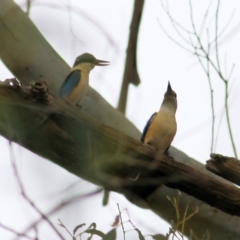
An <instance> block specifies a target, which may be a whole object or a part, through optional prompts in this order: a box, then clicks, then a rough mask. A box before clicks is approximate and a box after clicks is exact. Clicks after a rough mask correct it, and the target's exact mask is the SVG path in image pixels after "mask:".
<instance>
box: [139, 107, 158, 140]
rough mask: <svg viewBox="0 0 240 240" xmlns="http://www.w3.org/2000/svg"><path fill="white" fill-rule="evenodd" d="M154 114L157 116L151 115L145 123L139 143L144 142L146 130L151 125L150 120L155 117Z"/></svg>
mask: <svg viewBox="0 0 240 240" xmlns="http://www.w3.org/2000/svg"><path fill="white" fill-rule="evenodd" d="M156 114H157V113H156V112H155V113H153V115H152V116H151V117H150V118H149V120H148V121H147V123H146V125H145V127H144V129H143V133H142V136H141V139H140V141H141V142H144V139H145V136H146V134H147V131H148V128H149V126H150V125H151V123H152V120H153V119H154V117H155V116H156Z"/></svg>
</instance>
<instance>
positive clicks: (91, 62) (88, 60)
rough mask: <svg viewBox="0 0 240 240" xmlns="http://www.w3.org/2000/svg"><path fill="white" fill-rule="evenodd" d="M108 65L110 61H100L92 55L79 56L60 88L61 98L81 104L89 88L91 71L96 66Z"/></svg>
mask: <svg viewBox="0 0 240 240" xmlns="http://www.w3.org/2000/svg"><path fill="white" fill-rule="evenodd" d="M107 65H109V62H108V61H103V60H98V59H96V58H95V57H94V56H93V55H92V54H90V53H84V54H82V55H80V56H78V57H77V58H76V60H75V62H74V64H73V67H72V69H71V70H70V73H69V74H68V76H67V77H66V79H65V80H64V82H63V84H62V86H61V88H60V91H59V97H61V98H62V97H65V98H66V99H68V100H69V101H70V102H71V103H73V104H77V103H79V102H80V101H81V99H82V97H83V96H84V95H85V93H86V90H87V88H88V85H89V73H90V71H91V70H92V69H93V68H94V67H95V66H107Z"/></svg>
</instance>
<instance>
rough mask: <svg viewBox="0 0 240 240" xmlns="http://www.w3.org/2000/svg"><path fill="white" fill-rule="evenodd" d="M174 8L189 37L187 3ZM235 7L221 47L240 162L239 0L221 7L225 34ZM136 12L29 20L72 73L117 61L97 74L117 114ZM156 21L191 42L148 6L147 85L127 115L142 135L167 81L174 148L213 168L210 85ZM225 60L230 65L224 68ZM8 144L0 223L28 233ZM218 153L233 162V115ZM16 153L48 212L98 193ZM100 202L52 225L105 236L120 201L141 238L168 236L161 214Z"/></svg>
mask: <svg viewBox="0 0 240 240" xmlns="http://www.w3.org/2000/svg"><path fill="white" fill-rule="evenodd" d="M16 2H17V3H19V4H20V5H21V6H22V7H23V9H25V1H23V0H17V1H16ZM168 2H169V6H170V10H171V13H172V16H174V17H175V19H176V20H178V21H179V22H180V23H181V24H182V25H183V26H184V27H186V28H189V29H191V24H190V12H189V1H187V0H184V1H173V0H171V1H168ZM192 2H193V15H194V20H195V23H196V27H197V29H198V31H200V29H201V23H202V19H203V16H204V14H205V12H206V9H207V6H208V4H209V1H197V0H193V1H192ZM216 3H217V1H216V0H214V1H212V4H211V8H210V11H209V17H208V19H207V22H206V26H208V28H209V33H210V38H211V39H214V34H215V33H214V31H215V27H214V21H215V18H214V12H215V9H216ZM234 9H235V14H234V16H233V18H232V21H231V23H230V24H229V26H228V28H227V30H226V31H225V33H224V34H223V36H222V38H220V40H219V42H220V47H219V53H220V64H221V67H222V69H224V70H223V72H224V73H225V68H226V69H227V72H228V73H229V72H230V69H231V66H232V64H235V69H234V72H233V74H232V78H231V79H230V83H229V85H230V86H231V92H230V97H229V108H230V117H231V124H232V129H233V134H234V140H235V144H236V147H237V150H238V154H240V149H239V147H238V146H239V144H240V137H239V134H238V131H239V129H240V125H239V122H240V121H239V120H240V114H239V106H240V94H239V93H240V82H239V75H240V70H239V67H238V66H239V59H240V56H239V55H240V47H239V29H240V27H239V26H240V25H239V23H240V17H239V16H240V14H239V11H240V6H239V1H237V0H234V1H233V0H232V1H231V2H230V1H226V0H223V1H221V7H220V11H219V31H221V29H222V28H223V27H224V26H225V24H226V23H227V22H228V20H229V18H230V16H231V15H232V12H233V10H234ZM132 10H133V1H126V0H115V1H111V0H101V1H99V0H89V1H84V0H71V1H69V0H50V1H49V0H45V1H44V0H35V1H33V5H32V9H31V13H30V17H31V19H32V21H33V22H34V23H35V24H36V26H37V27H38V29H39V30H40V31H41V32H42V34H43V35H44V36H45V38H46V39H47V40H48V41H49V42H50V43H51V44H52V46H53V47H54V48H55V49H56V51H57V52H58V53H59V54H60V55H61V56H62V57H63V59H65V60H66V62H68V64H69V65H72V63H73V62H74V60H75V57H76V56H78V55H80V54H81V53H84V52H90V53H92V54H94V55H95V56H96V57H97V58H99V59H104V60H109V61H110V62H111V65H110V66H109V67H106V68H95V69H94V70H93V71H92V73H91V82H90V85H91V86H92V87H93V88H95V89H96V90H97V91H99V92H100V93H101V95H102V96H103V97H104V98H105V99H107V100H108V101H109V102H110V103H111V104H112V105H113V106H117V102H118V97H119V92H120V86H121V80H122V76H123V68H124V60H125V52H126V44H127V40H128V33H129V24H130V20H131V15H132ZM90 20H91V21H90ZM158 20H159V21H160V22H161V23H162V25H163V26H164V28H165V29H166V30H167V32H168V33H169V34H170V35H172V36H173V38H174V39H175V40H176V41H178V42H181V43H183V42H182V41H181V40H180V39H179V37H178V36H177V35H176V33H175V31H174V30H173V28H172V27H171V25H170V24H169V21H168V18H167V17H166V16H165V15H164V12H163V10H162V8H161V4H160V1H159V0H148V1H146V3H145V7H144V12H143V17H142V23H141V28H140V34H139V42H138V69H139V74H140V78H141V84H140V85H139V86H138V87H135V86H130V91H129V101H128V106H127V117H128V118H129V119H130V120H131V121H132V122H133V123H134V124H135V125H136V126H137V127H138V128H139V129H140V130H142V129H143V127H144V125H145V123H146V121H147V120H148V118H149V117H150V116H151V114H152V113H153V112H155V111H157V110H158V109H159V107H160V104H161V101H162V99H163V94H164V92H165V91H166V87H167V82H168V80H169V81H170V82H171V85H172V88H173V89H174V90H175V91H176V92H177V96H178V110H177V122H178V131H177V134H176V137H175V139H174V141H173V146H175V147H176V148H178V149H179V150H181V151H184V152H185V153H186V154H188V155H189V156H191V157H193V158H195V159H197V160H198V161H201V162H202V163H205V161H206V160H208V158H209V154H210V139H211V108H210V94H209V88H208V83H207V78H206V75H205V73H204V72H203V70H202V69H201V67H200V65H199V63H198V61H197V58H196V57H194V56H193V55H192V54H190V53H188V52H186V51H185V50H183V49H181V48H180V47H179V46H177V45H176V44H174V43H173V42H172V41H171V40H169V38H168V37H167V36H166V35H165V34H164V33H163V31H162V30H161V28H160V26H159V23H158ZM99 27H101V28H102V30H104V32H103V31H102V30H100V29H99ZM73 33H74V35H73ZM202 38H203V39H204V41H205V44H206V39H207V37H206V30H203V31H202ZM76 39H77V40H76ZM214 55H215V51H214V50H213V51H212V54H211V56H214ZM225 56H226V59H227V60H226V61H225V60H224V58H225ZM225 62H226V63H225ZM0 72H1V75H0V79H2V80H4V79H5V78H10V77H12V76H13V75H12V74H11V73H10V72H9V71H8V70H7V69H6V68H5V67H4V65H3V64H2V63H1V62H0ZM212 81H213V87H214V97H215V101H214V104H215V110H216V126H217V127H218V125H219V122H220V119H221V115H222V111H223V106H224V100H223V99H224V85H223V83H222V82H221V80H220V79H219V78H218V77H217V75H216V74H215V73H214V71H213V70H212ZM217 127H216V130H215V131H216V132H217ZM0 146H1V149H4V151H2V154H3V155H2V156H3V157H2V161H1V168H0V194H1V196H2V197H1V202H2V204H1V205H0V212H1V216H0V221H1V222H4V223H5V224H7V225H9V226H12V227H16V229H18V230H19V231H20V230H22V229H23V228H24V226H26V225H27V223H29V219H32V218H33V219H35V218H36V216H37V215H36V214H35V213H34V211H32V210H29V209H31V208H30V207H29V206H28V204H27V203H26V202H25V201H24V200H23V199H22V198H21V196H20V191H19V188H18V187H17V184H16V179H15V178H14V175H13V170H12V168H11V165H10V161H9V145H8V143H7V141H6V140H4V139H3V138H1V139H0ZM214 152H216V153H220V154H223V155H228V156H233V151H232V148H231V144H230V140H229V134H228V131H227V127H226V117H225V114H224V115H223V120H222V122H221V125H220V131H219V136H218V139H217V145H216V148H215V150H214ZM14 153H15V158H17V163H18V167H19V171H20V174H21V177H22V180H23V183H24V186H25V187H26V189H27V192H28V193H29V196H30V197H31V199H32V200H34V201H36V203H37V204H38V206H40V207H41V209H43V210H44V211H47V209H50V208H51V207H52V206H54V204H56V203H59V202H61V201H63V199H66V198H68V197H70V196H72V195H76V194H79V193H81V192H89V191H91V190H93V189H95V186H93V185H91V184H89V183H85V182H84V181H82V180H79V179H78V178H76V177H75V176H73V175H71V174H70V173H68V172H66V171H65V170H63V169H61V168H60V167H57V166H55V165H53V164H52V163H50V162H49V161H47V160H43V159H41V158H40V157H38V156H36V155H34V154H32V153H30V152H29V151H27V150H25V149H23V148H21V147H20V146H18V145H14ZM6 179H7V180H6ZM77 181H78V185H76V186H75V187H74V188H72V189H70V190H68V191H66V192H62V190H63V189H65V188H67V186H69V185H70V184H71V183H74V182H77ZM101 201H102V195H98V196H95V197H91V198H89V199H85V200H83V201H81V202H79V203H77V204H74V205H72V206H70V207H68V208H66V209H64V210H62V211H60V212H58V213H57V214H55V215H54V216H53V217H51V220H52V221H53V222H54V223H55V224H57V219H58V218H60V219H61V220H62V222H63V223H66V226H68V227H69V229H73V228H74V227H75V226H76V225H77V224H80V223H83V222H85V223H86V224H87V225H90V223H91V222H96V223H97V225H98V228H99V229H101V230H103V231H105V232H106V231H107V230H108V229H110V224H111V223H112V222H113V221H114V218H115V216H116V215H117V214H118V210H117V205H116V204H117V203H119V204H120V206H121V208H122V209H124V208H128V211H129V212H130V215H131V220H132V221H133V222H134V224H135V225H136V226H137V227H139V228H140V229H141V230H143V233H144V234H149V233H164V234H165V233H166V232H167V231H168V227H167V226H168V225H167V224H166V223H164V222H163V221H161V220H159V218H158V217H156V216H155V215H154V214H153V213H151V212H150V211H147V210H143V209H139V208H137V207H135V206H134V205H132V204H131V203H129V202H128V201H127V200H125V199H124V198H123V197H122V196H120V195H118V194H111V199H110V203H109V205H108V206H107V207H105V208H103V207H102V206H101ZM13 216H14V217H13ZM43 229H44V226H43ZM47 229H48V230H46V231H42V235H41V236H42V239H56V236H55V235H54V233H53V232H51V231H49V228H47ZM59 230H60V231H61V233H62V234H63V235H64V236H66V238H67V236H68V235H67V234H66V233H65V231H64V229H60V228H59ZM119 232H121V231H119ZM9 236H10V235H9V234H8V233H6V231H3V230H2V229H1V228H0V238H1V239H9ZM134 236H137V234H136V233H133V232H131V233H128V234H127V239H134ZM67 239H70V237H68V238H67ZM119 239H121V238H119ZM136 239H137V238H136ZM149 239H150V238H149Z"/></svg>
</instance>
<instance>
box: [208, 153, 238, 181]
mask: <svg viewBox="0 0 240 240" xmlns="http://www.w3.org/2000/svg"><path fill="white" fill-rule="evenodd" d="M206 169H207V170H209V171H211V172H213V173H215V174H217V175H218V176H221V177H223V178H225V179H227V180H229V181H230V182H232V183H235V184H237V185H240V161H239V160H238V159H236V158H231V157H226V156H222V155H220V154H211V159H210V160H208V161H207V164H206Z"/></svg>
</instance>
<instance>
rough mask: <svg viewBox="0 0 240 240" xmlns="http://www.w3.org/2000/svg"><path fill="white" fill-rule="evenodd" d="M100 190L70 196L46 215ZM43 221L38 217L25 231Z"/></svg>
mask: <svg viewBox="0 0 240 240" xmlns="http://www.w3.org/2000/svg"><path fill="white" fill-rule="evenodd" d="M100 192H102V189H98V190H96V191H94V192H90V193H87V194H84V195H80V196H75V197H73V198H70V199H69V200H67V201H65V202H62V203H60V204H59V205H57V206H54V207H53V208H52V209H51V210H50V211H49V212H48V213H47V214H46V215H47V216H51V215H52V214H54V213H56V212H57V211H59V210H60V209H62V208H63V207H66V206H68V205H70V204H72V203H74V202H79V200H82V199H84V198H88V197H91V196H95V195H96V194H98V193H100ZM42 221H43V218H42V217H41V218H39V219H37V220H36V221H35V222H33V223H31V224H30V225H29V226H28V227H26V228H25V229H24V231H23V232H25V233H27V232H29V231H30V230H31V229H33V228H35V227H36V226H37V225H39V224H40V223H41V222H42Z"/></svg>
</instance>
